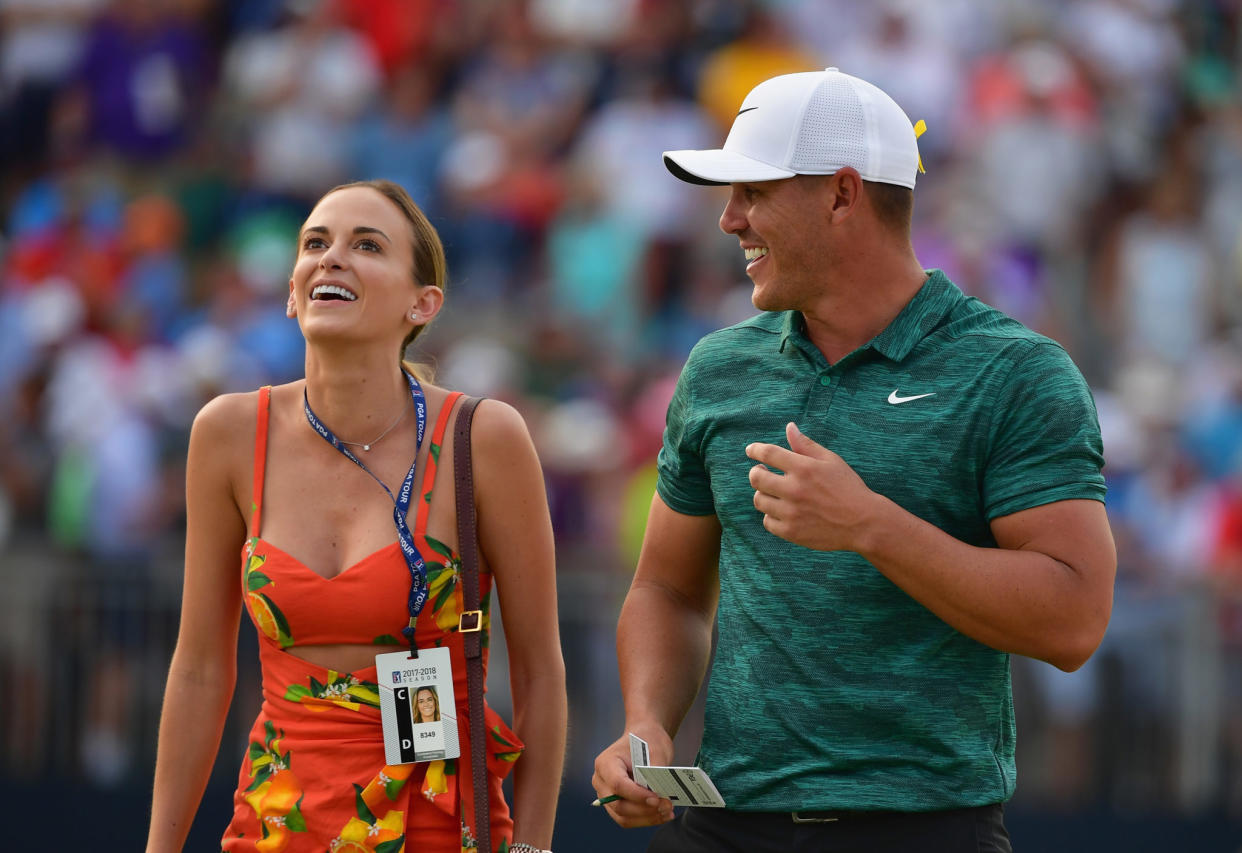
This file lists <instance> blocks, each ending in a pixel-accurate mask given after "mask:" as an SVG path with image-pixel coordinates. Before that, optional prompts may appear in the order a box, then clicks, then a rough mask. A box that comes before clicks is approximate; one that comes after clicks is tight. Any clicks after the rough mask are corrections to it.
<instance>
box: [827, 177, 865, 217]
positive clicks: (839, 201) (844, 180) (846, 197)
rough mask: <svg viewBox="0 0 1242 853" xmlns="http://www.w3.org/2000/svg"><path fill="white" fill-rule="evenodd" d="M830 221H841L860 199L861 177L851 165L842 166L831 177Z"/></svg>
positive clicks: (851, 211) (849, 213) (855, 208)
mask: <svg viewBox="0 0 1242 853" xmlns="http://www.w3.org/2000/svg"><path fill="white" fill-rule="evenodd" d="M831 187H832V189H831V192H832V208H831V213H830V219H831V221H832V222H834V223H835V222H843V221H844V220H846V219H848V218H849V217H850V215H851V214H853V213H854V211H855V210H857V209H858V205H859V203H860V202H861V201H862V194H863V179H862V175H860V174H858V170H857V169H855V168H853V167H852V166H844V167H842V168H840V169H838V170H837V171H836V174H834V175H832V177H831Z"/></svg>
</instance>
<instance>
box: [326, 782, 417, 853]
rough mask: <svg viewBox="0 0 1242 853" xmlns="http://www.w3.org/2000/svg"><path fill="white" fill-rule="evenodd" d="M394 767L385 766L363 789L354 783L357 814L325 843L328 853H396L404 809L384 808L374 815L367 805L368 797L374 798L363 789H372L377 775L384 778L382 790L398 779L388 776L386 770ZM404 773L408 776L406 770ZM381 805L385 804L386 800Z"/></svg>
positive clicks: (400, 841) (402, 842)
mask: <svg viewBox="0 0 1242 853" xmlns="http://www.w3.org/2000/svg"><path fill="white" fill-rule="evenodd" d="M396 767H397V765H389V766H387V767H385V768H384V769H383V770H382V771H380V773H379V775H378V776H377V777H376V778H375V779H374V780H372V782H371V784H370V785H368V786H367V787H366V788H363V787H362V786H361V785H359V784H357V783H355V784H354V795H355V802H356V803H357V808H358V816H357V817H351V818H350V819H349V821H348V823H346V824H345V826H344V828H342V829H341V834H340V835H338V836H337V837H336V838H334V839H333V840H332V842H331V843H330V844H329V845H328V850H329V853H372V851H374V853H400V851H401V850H402V849H403V848H404V847H405V812H402V811H398V810H397V809H387V808H385V809H384V813H383V815H382V816H377V815H376V814H375V812H374V811H372V808H371V806H370V805H368V804H367V800H368V799H370V800H371V801H372V802H376V801H377V800H376V799H375V797H374V796H368V795H367V792H368V791H372V785H376V784H377V783H379V781H380V777H384V778H385V779H387V781H386V782H384V783H383V786H384V789H385V790H386V789H387V786H388V785H390V784H392V783H393V782H396V781H398V780H396V779H394V778H393V777H392V776H390V775H389V771H394V770H395V769H396ZM405 776H406V778H408V777H409V773H408V772H407V773H406V774H405ZM399 781H400V783H401V784H404V782H405V780H404V779H401V780H399ZM375 790H376V791H378V790H379V789H378V788H376V789H375ZM373 793H375V791H372V794H373ZM393 796H395V793H394V794H393ZM383 805H385V806H386V805H387V803H383Z"/></svg>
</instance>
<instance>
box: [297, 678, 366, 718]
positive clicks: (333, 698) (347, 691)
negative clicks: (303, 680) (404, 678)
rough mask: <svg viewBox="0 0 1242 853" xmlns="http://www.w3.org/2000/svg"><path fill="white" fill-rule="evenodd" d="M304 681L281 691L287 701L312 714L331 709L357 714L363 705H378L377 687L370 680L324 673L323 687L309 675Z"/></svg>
mask: <svg viewBox="0 0 1242 853" xmlns="http://www.w3.org/2000/svg"><path fill="white" fill-rule="evenodd" d="M307 682H308V683H307V684H306V685H303V684H290V685H289V687H288V688H287V689H286V690H285V698H286V699H288V700H289V701H290V702H301V703H302V704H303V705H306V706H307V707H308V708H309V709H310V710H312V711H326V710H327V709H328V708H332V707H340V708H346V709H348V710H350V711H357V710H358V709H359V708H361V707H362V706H363V705H368V706H370V707H372V708H378V707H379V704H380V700H379V685H378V684H376V683H375V682H374V681H359V680H358V679H357V678H355V677H354V676H352V675H350V674H349V673H348V672H346V673H339V672H336V671H334V670H328V683H327V684H323V683H322V682H320V681H319V679H317V678H315V677H314V676H313V675H312V676H310V677H309V678H308V679H307Z"/></svg>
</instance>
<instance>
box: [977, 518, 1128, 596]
mask: <svg viewBox="0 0 1242 853" xmlns="http://www.w3.org/2000/svg"><path fill="white" fill-rule="evenodd" d="M992 535H993V536H994V537H995V538H996V544H998V545H999V546H1000V547H1002V548H1009V549H1013V550H1023V551H1035V552H1038V553H1040V554H1046V555H1047V556H1049V557H1051V558H1053V559H1054V560H1057V561H1059V562H1061V563H1064V564H1065V565H1067V566H1069V567H1070V568H1071V569H1072V570H1073V571H1074V572H1076V573H1078V574H1079V575H1081V576H1082V578H1083V580H1084V581H1085V582H1086V583H1087V584H1089V586H1090V588H1091V590H1092V591H1098V592H1099V593H1104V592H1105V591H1107V593H1108V594H1109V595H1111V590H1112V587H1113V578H1114V576H1115V574H1116V571H1117V550H1116V547H1115V545H1114V543H1113V534H1112V529H1111V528H1110V527H1109V524H1108V515H1107V513H1106V512H1105V511H1104V504H1103V503H1102V502H1101V501H1094V500H1065V501H1055V502H1053V503H1048V504H1044V505H1042V506H1036V507H1031V508H1030V509H1024V510H1021V511H1019V512H1015V513H1012V514H1010V515H1005V516H1001V517H999V518H995V519H993V520H992Z"/></svg>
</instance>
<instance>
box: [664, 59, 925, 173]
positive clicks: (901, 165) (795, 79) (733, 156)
mask: <svg viewBox="0 0 1242 853" xmlns="http://www.w3.org/2000/svg"><path fill="white" fill-rule="evenodd" d="M664 165H665V166H667V167H668V170H669V171H670V172H672V173H673V174H674V175H676V176H677V177H678V178H681V179H682V180H683V181H687V182H689V183H692V184H707V185H719V184H730V183H734V182H750V181H776V180H780V179H781V178H792V177H793V176H794V175H831V174H832V173H833V172H836V171H837V170H838V169H840V168H842V167H844V166H853V167H854V168H855V169H857V170H858V173H859V174H860V175H862V177H863V179H864V180H868V181H878V182H880V183H885V184H898V185H900V186H903V187H909V188H910V189H914V177H915V175H916V174H917V173H918V169H919V146H918V142H917V141H916V138H915V132H914V127H913V126H912V125H911V124H910V119H909V118H908V117H907V116H906V114H905V112H903V111H902V109H901V107H899V106H897V102H896V101H894V100H893V99H892V98H890V97H889V96H888V95H887V94H885V92H884V91H883V90H882V89H880V88H879V87H877V86H874V85H872V84H871V83H868V82H867V81H866V80H861V79H859V78H858V77H852V76H850V75H849V74H843V73H842V72H841V71H839V70H837V69H836V68H828V69H825V70H824V71H803V72H799V73H797V74H782V75H781V76H779V77H772V78H771V79H768V80H764V81H763V82H762V83H760V84H759V85H758V86H756V87H755V88H753V89H751V90H750V93H749V94H748V95H747V96H746V100H744V101H742V107H741V109H739V110H738V113H737V118H735V119H734V120H733V127H732V129H731V130H730V131H729V136H728V138H727V139H726V140H725V144H724V147H723V148H715V149H712V150H708V151H693V150H686V151H665V152H664Z"/></svg>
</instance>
